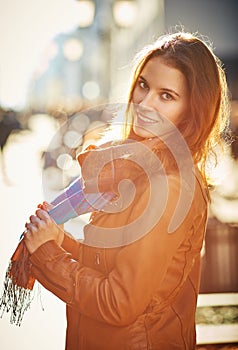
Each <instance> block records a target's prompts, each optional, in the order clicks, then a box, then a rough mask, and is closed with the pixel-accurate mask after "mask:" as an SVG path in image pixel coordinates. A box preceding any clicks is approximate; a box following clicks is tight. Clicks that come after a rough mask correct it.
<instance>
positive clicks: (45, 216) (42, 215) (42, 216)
mask: <svg viewBox="0 0 238 350" xmlns="http://www.w3.org/2000/svg"><path fill="white" fill-rule="evenodd" d="M36 215H37V217H38V218H39V219H41V220H44V221H51V218H50V216H49V214H48V213H47V211H45V210H42V209H38V210H37V211H36Z"/></svg>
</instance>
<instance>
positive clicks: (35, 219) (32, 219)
mask: <svg viewBox="0 0 238 350" xmlns="http://www.w3.org/2000/svg"><path fill="white" fill-rule="evenodd" d="M30 222H31V223H32V224H33V225H37V226H39V225H40V218H38V217H37V216H35V215H31V216H30Z"/></svg>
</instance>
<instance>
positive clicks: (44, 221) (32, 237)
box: [24, 209, 64, 254]
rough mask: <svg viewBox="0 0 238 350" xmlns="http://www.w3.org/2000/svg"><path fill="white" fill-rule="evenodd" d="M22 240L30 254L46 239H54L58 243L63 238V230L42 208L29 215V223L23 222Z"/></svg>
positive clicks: (60, 242)
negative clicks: (24, 228)
mask: <svg viewBox="0 0 238 350" xmlns="http://www.w3.org/2000/svg"><path fill="white" fill-rule="evenodd" d="M25 227H26V232H25V234H24V242H25V244H26V247H27V249H28V251H29V253H30V254H32V253H33V252H34V251H35V250H36V249H37V248H39V247H40V246H41V245H42V244H44V243H45V242H47V241H50V240H55V241H56V242H57V243H58V244H59V245H61V244H62V242H63V239H64V232H63V230H62V229H61V228H60V227H59V226H58V225H57V224H56V223H55V222H54V220H53V219H52V218H51V217H50V216H49V214H48V213H47V212H46V211H45V210H42V209H38V210H36V215H31V216H30V223H26V224H25Z"/></svg>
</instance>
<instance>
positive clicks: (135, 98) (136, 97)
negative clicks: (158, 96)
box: [132, 89, 144, 103]
mask: <svg viewBox="0 0 238 350" xmlns="http://www.w3.org/2000/svg"><path fill="white" fill-rule="evenodd" d="M143 96H144V95H143V93H142V92H140V91H139V90H138V89H135V90H134V92H133V94H132V102H134V103H140V102H141V101H142V100H143Z"/></svg>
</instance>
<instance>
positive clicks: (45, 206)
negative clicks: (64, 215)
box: [42, 201, 54, 211]
mask: <svg viewBox="0 0 238 350" xmlns="http://www.w3.org/2000/svg"><path fill="white" fill-rule="evenodd" d="M52 208H54V206H53V205H52V204H50V203H48V202H46V201H44V202H43V205H42V209H44V210H46V211H49V210H50V209H52Z"/></svg>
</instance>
